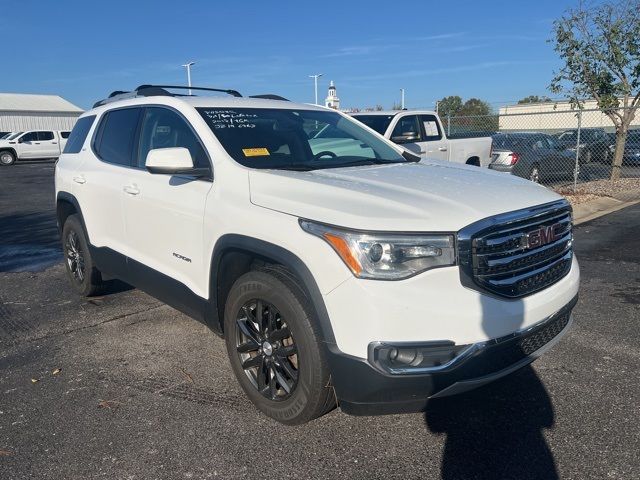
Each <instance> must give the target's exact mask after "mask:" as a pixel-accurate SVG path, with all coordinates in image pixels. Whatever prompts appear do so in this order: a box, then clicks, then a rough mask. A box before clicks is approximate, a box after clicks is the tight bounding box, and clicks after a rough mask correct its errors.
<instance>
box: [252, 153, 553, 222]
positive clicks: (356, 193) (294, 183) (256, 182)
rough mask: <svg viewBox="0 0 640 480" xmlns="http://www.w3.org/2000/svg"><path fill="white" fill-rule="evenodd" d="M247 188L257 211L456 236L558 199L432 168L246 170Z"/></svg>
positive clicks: (502, 178)
mask: <svg viewBox="0 0 640 480" xmlns="http://www.w3.org/2000/svg"><path fill="white" fill-rule="evenodd" d="M249 182H250V190H251V202H252V203H253V204H255V205H258V206H261V207H265V208H269V209H272V210H277V211H280V212H283V213H287V214H290V215H295V216H297V217H301V218H307V219H309V220H315V221H318V222H323V223H328V224H332V225H338V226H343V227H348V228H354V229H362V230H388V231H457V230H459V229H461V228H462V227H465V226H466V225H469V224H470V223H473V222H475V221H477V220H480V219H482V218H485V217H489V216H492V215H496V214H498V213H504V212H508V211H512V210H518V209H521V208H526V207H531V206H534V205H540V204H543V203H547V202H552V201H555V200H558V199H559V198H561V197H560V196H559V195H557V194H556V193H554V192H552V191H551V190H548V189H547V188H545V187H542V186H540V185H537V184H535V183H532V182H530V181H528V180H524V179H521V178H519V177H514V176H511V175H506V174H503V173H497V172H492V171H489V170H488V169H481V168H478V167H474V166H466V165H452V164H450V163H448V162H438V161H434V160H423V161H422V162H420V163H403V164H394V165H377V166H366V167H352V168H336V169H326V170H315V171H310V172H295V171H285V170H251V171H250V173H249Z"/></svg>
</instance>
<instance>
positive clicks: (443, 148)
mask: <svg viewBox="0 0 640 480" xmlns="http://www.w3.org/2000/svg"><path fill="white" fill-rule="evenodd" d="M438 150H440V151H441V152H446V151H447V147H438Z"/></svg>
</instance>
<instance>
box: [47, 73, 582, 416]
mask: <svg viewBox="0 0 640 480" xmlns="http://www.w3.org/2000/svg"><path fill="white" fill-rule="evenodd" d="M173 88H174V87H173ZM191 88H192V89H193V90H194V91H198V90H200V89H196V88H195V87H191ZM169 90H170V89H168V88H167V87H157V86H155V87H154V86H141V87H139V88H138V89H136V90H135V91H133V92H130V93H118V94H116V95H114V96H112V97H110V98H109V99H107V100H104V101H101V102H98V104H96V106H95V108H94V109H93V110H91V111H88V112H86V113H84V114H83V115H82V116H81V117H80V118H79V120H78V122H77V124H76V126H75V128H74V129H73V131H72V133H71V136H70V137H69V141H68V143H67V148H66V150H65V152H64V153H63V154H62V156H61V157H60V159H59V161H58V163H57V166H56V170H55V186H56V202H57V219H58V224H59V227H60V229H61V236H62V243H63V248H64V255H65V264H66V268H67V272H68V276H69V279H70V281H71V283H72V284H73V285H74V286H75V288H76V289H77V290H78V292H79V293H81V294H83V295H93V294H96V293H98V292H99V291H100V290H101V289H102V288H103V279H104V278H105V277H106V276H109V277H117V278H120V279H122V280H124V281H125V282H128V283H130V284H132V285H135V286H136V287H139V288H140V289H142V290H144V291H146V292H148V293H149V294H151V295H153V296H155V297H157V298H159V299H161V300H163V301H165V302H166V303H168V304H169V305H171V306H173V307H175V308H177V309H179V310H181V311H182V312H185V313H186V314H187V315H190V316H191V317H193V318H196V319H198V320H200V321H202V322H205V323H206V324H207V325H208V326H209V327H210V328H211V329H212V330H213V331H214V332H216V333H217V334H219V335H222V336H224V338H225V340H226V347H227V350H228V354H229V359H230V363H231V367H232V368H233V371H234V373H235V375H236V376H237V378H238V381H239V383H240V385H241V386H242V388H243V389H244V391H245V392H246V394H247V396H248V397H249V398H250V399H251V401H252V402H253V403H254V404H255V405H256V406H257V407H258V408H259V409H260V410H261V411H262V412H264V413H265V414H267V415H269V416H270V417H272V418H274V419H276V420H278V421H280V422H283V423H286V424H297V423H302V422H306V421H309V420H311V419H313V418H315V417H318V416H320V415H322V414H324V413H325V412H327V411H329V410H330V409H331V408H333V407H334V406H335V405H336V403H337V404H338V405H339V406H340V408H341V409H342V410H343V411H345V412H348V413H353V414H373V413H389V412H397V411H419V410H422V409H424V408H425V406H426V403H427V400H428V399H429V398H433V397H443V396H447V395H451V394H456V393H460V392H464V391H466V390H469V389H472V388H475V387H477V386H480V385H483V384H486V383H488V382H490V381H492V380H494V379H496V378H500V377H502V376H504V375H507V374H508V373H510V372H513V371H515V370H517V369H518V368H520V367H522V366H524V365H527V364H529V363H530V362H531V361H532V360H533V359H535V358H536V357H537V356H539V355H540V354H541V353H542V352H544V351H545V350H546V349H547V348H549V347H550V346H551V345H552V344H554V343H555V342H556V341H557V340H558V339H559V338H560V337H561V336H562V335H563V334H564V333H565V332H566V331H567V329H568V328H569V324H570V322H571V316H570V314H571V310H572V308H573V306H574V304H575V302H576V298H577V297H576V296H577V293H578V283H579V276H580V275H579V268H578V263H577V260H576V258H575V256H574V255H573V251H572V221H571V207H570V206H569V204H568V203H567V202H566V201H565V200H563V199H562V198H561V197H559V196H558V195H556V194H555V193H553V192H552V191H550V190H547V189H546V188H544V187H541V186H539V185H536V184H533V183H531V182H529V181H526V180H523V179H521V178H517V177H512V176H504V175H501V174H498V173H495V172H491V171H489V170H486V169H479V168H476V167H469V166H465V165H454V164H452V163H448V162H439V161H436V160H423V161H420V162H418V161H419V160H420V159H419V158H418V157H416V156H414V155H412V154H410V153H408V152H406V151H404V150H403V149H401V148H400V147H398V146H397V145H395V144H393V143H392V142H389V141H387V140H385V139H384V137H382V136H381V135H379V134H377V133H375V132H372V131H371V130H370V129H368V128H365V127H363V126H362V124H361V123H359V122H357V121H356V120H354V119H352V118H350V117H348V116H346V115H343V114H341V113H340V112H336V111H334V110H331V109H326V108H323V107H318V106H309V105H303V104H296V103H293V102H289V101H286V100H284V99H281V100H278V99H274V97H273V96H270V98H269V99H266V98H255V97H253V98H252V97H248V98H247V97H241V96H240V94H239V93H237V92H235V91H233V90H229V91H226V92H228V93H231V94H232V96H231V97H230V98H215V97H197V96H174V95H172V94H171V93H170V91H169ZM325 127H331V128H332V129H335V130H334V131H335V133H334V135H335V137H334V141H333V142H332V141H329V139H328V138H325V139H323V142H322V146H321V148H320V147H319V146H318V144H317V142H314V141H313V139H312V138H310V137H313V136H314V135H313V132H317V131H319V130H321V129H323V128H325ZM212 367H214V366H212ZM215 368H224V366H216V367H215ZM463 413H464V412H462V414H463Z"/></svg>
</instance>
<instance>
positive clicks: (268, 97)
mask: <svg viewBox="0 0 640 480" xmlns="http://www.w3.org/2000/svg"><path fill="white" fill-rule="evenodd" d="M249 98H264V99H266V100H282V101H284V102H288V101H289V99H288V98H284V97H281V96H280V95H275V94H273V93H263V94H262V95H249Z"/></svg>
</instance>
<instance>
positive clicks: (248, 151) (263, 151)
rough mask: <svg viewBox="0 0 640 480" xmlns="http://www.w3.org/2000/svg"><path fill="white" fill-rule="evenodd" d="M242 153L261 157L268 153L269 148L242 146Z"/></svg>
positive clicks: (246, 155) (247, 155)
mask: <svg viewBox="0 0 640 480" xmlns="http://www.w3.org/2000/svg"><path fill="white" fill-rule="evenodd" d="M242 153H244V156H245V157H261V156H263V155H269V150H267V149H266V148H243V149H242Z"/></svg>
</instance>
